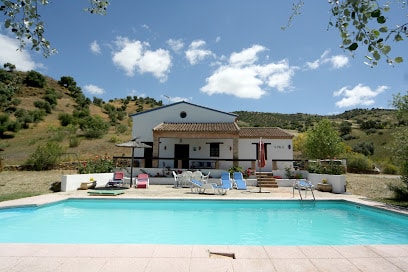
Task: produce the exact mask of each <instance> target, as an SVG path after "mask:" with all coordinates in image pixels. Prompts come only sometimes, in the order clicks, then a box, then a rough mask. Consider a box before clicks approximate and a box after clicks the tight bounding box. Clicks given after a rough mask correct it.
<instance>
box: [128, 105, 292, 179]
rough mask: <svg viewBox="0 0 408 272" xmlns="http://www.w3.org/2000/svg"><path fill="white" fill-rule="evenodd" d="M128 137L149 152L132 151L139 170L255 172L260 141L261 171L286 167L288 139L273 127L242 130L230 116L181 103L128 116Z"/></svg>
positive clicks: (290, 154)
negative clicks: (130, 124)
mask: <svg viewBox="0 0 408 272" xmlns="http://www.w3.org/2000/svg"><path fill="white" fill-rule="evenodd" d="M130 116H131V118H132V121H133V128H132V136H133V138H137V139H138V141H140V142H143V143H146V144H149V145H151V146H152V148H146V149H136V150H135V161H138V162H139V163H140V166H141V167H146V168H147V167H155V168H158V167H168V168H179V169H192V168H196V169H203V168H208V169H228V168H230V167H231V166H233V165H236V166H241V167H242V168H243V169H247V168H252V169H257V170H258V166H257V164H256V160H257V154H258V147H259V142H260V139H261V138H262V142H263V144H264V149H265V153H266V165H265V167H263V168H262V171H272V170H275V169H284V167H285V166H286V165H290V166H291V165H292V162H291V161H292V159H293V149H292V146H293V144H292V138H293V135H291V134H289V133H288V132H286V131H284V130H283V129H280V128H277V127H262V128H260V127H259V128H258V127H256V128H255V127H242V128H240V127H239V126H238V124H237V119H238V116H237V115H236V114H232V113H227V112H222V111H219V110H215V109H211V108H207V107H203V106H199V105H195V104H192V103H188V102H185V101H181V102H177V103H174V104H170V105H166V106H163V107H160V108H155V109H151V110H147V111H143V112H140V113H135V114H132V115H130Z"/></svg>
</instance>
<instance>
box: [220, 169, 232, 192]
mask: <svg viewBox="0 0 408 272" xmlns="http://www.w3.org/2000/svg"><path fill="white" fill-rule="evenodd" d="M221 186H224V187H225V188H228V190H230V189H232V180H231V176H230V173H229V172H222V173H221Z"/></svg>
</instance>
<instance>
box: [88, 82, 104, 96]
mask: <svg viewBox="0 0 408 272" xmlns="http://www.w3.org/2000/svg"><path fill="white" fill-rule="evenodd" d="M84 90H85V92H87V93H90V94H93V95H101V94H104V93H105V90H104V89H102V88H100V87H98V86H96V85H93V84H88V85H85V86H84Z"/></svg>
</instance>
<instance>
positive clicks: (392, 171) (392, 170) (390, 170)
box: [382, 163, 398, 175]
mask: <svg viewBox="0 0 408 272" xmlns="http://www.w3.org/2000/svg"><path fill="white" fill-rule="evenodd" d="M382 172H383V173H384V174H388V175H396V174H398V167H397V166H395V165H393V164H389V163H387V164H386V165H385V166H384V167H383V169H382Z"/></svg>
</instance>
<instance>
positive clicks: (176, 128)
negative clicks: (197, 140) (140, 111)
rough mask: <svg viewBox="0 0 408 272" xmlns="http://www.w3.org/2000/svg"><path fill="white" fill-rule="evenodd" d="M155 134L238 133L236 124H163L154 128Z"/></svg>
mask: <svg viewBox="0 0 408 272" xmlns="http://www.w3.org/2000/svg"><path fill="white" fill-rule="evenodd" d="M153 131H154V132H205V133H237V134H238V131H239V127H238V125H237V124H236V123H234V122H232V123H161V124H159V125H157V126H156V127H154V128H153Z"/></svg>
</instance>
